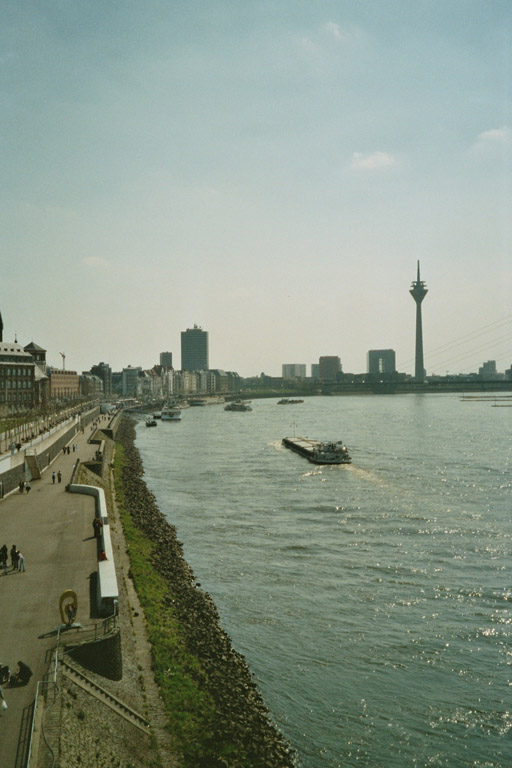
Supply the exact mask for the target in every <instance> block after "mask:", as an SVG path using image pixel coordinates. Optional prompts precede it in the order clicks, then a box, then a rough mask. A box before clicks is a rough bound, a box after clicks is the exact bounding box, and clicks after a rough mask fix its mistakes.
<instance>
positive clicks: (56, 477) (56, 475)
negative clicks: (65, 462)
mask: <svg viewBox="0 0 512 768" xmlns="http://www.w3.org/2000/svg"><path fill="white" fill-rule="evenodd" d="M55 480H58V481H59V483H61V482H62V472H61V471H60V469H59V471H58V472H57V473H55V472H52V483H53V484H54V485H55Z"/></svg>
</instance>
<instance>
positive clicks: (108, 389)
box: [91, 363, 112, 395]
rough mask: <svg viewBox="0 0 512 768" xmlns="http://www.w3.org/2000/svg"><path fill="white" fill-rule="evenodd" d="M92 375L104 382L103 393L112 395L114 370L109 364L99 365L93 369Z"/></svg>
mask: <svg viewBox="0 0 512 768" xmlns="http://www.w3.org/2000/svg"><path fill="white" fill-rule="evenodd" d="M91 374H92V375H93V376H97V377H98V378H99V379H101V381H102V382H103V392H104V393H105V394H106V395H111V394H112V368H111V367H110V365H109V364H108V363H98V365H93V366H92V367H91Z"/></svg>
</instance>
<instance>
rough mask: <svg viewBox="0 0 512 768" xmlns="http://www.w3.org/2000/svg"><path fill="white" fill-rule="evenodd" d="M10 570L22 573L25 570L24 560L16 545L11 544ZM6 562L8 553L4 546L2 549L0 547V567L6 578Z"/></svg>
mask: <svg viewBox="0 0 512 768" xmlns="http://www.w3.org/2000/svg"><path fill="white" fill-rule="evenodd" d="M10 555H11V568H12V570H13V571H24V570H25V558H24V556H23V555H22V553H21V552H20V550H19V549H18V547H17V546H16V544H13V545H12V547H11V552H10ZM7 560H8V552H7V545H6V544H4V545H3V546H2V547H0V567H1V568H2V570H3V572H4V575H5V576H7Z"/></svg>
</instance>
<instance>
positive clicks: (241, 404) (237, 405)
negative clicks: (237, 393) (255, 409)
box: [224, 400, 252, 411]
mask: <svg viewBox="0 0 512 768" xmlns="http://www.w3.org/2000/svg"><path fill="white" fill-rule="evenodd" d="M224 410H225V411H252V408H251V406H250V405H249V403H248V402H247V401H246V400H233V402H232V403H228V404H227V405H225V406H224Z"/></svg>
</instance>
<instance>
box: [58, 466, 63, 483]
mask: <svg viewBox="0 0 512 768" xmlns="http://www.w3.org/2000/svg"><path fill="white" fill-rule="evenodd" d="M57 480H58V481H59V483H61V482H62V472H61V471H60V469H59V471H58V472H57Z"/></svg>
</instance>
